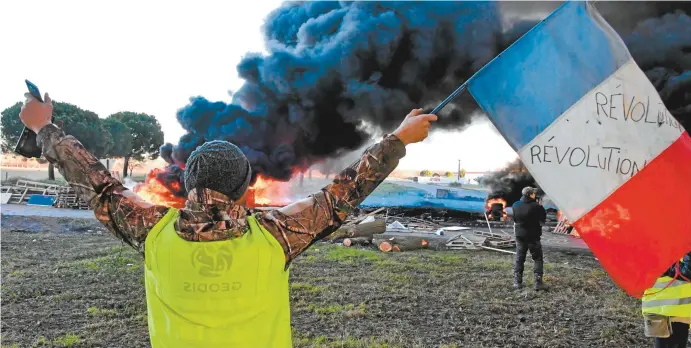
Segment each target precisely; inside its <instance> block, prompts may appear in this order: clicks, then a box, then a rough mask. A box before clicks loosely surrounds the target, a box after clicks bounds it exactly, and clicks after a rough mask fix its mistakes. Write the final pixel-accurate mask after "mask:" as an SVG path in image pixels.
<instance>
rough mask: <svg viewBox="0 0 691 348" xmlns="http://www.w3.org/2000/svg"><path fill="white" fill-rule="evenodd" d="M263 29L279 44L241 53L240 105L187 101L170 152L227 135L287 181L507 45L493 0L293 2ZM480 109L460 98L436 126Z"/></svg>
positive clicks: (393, 120)
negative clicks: (258, 51)
mask: <svg viewBox="0 0 691 348" xmlns="http://www.w3.org/2000/svg"><path fill="white" fill-rule="evenodd" d="M263 31H264V37H265V40H266V48H267V51H268V55H260V54H247V55H246V56H245V57H244V58H243V59H242V61H241V62H240V64H239V65H238V67H237V70H238V74H239V75H240V76H241V77H242V78H243V79H244V80H245V84H244V85H243V86H242V87H241V88H240V89H239V90H238V91H237V92H236V93H235V94H234V95H233V98H232V102H231V103H230V104H226V103H224V102H212V101H209V100H207V99H205V98H204V97H194V98H192V99H191V100H190V103H189V104H188V105H187V106H185V107H184V108H182V109H180V110H179V111H178V114H177V119H178V121H179V122H180V124H181V125H182V126H183V128H184V129H185V130H186V131H187V134H186V135H185V136H183V137H182V138H181V139H180V141H179V142H178V144H177V145H175V146H173V145H170V144H166V145H164V146H163V148H162V149H161V154H162V156H163V158H164V159H165V160H166V161H168V163H170V164H175V165H178V166H180V165H183V164H184V163H185V161H186V160H187V157H188V156H189V154H190V153H191V152H192V151H193V150H194V148H196V147H197V146H199V145H200V144H202V143H203V142H204V141H209V140H216V139H218V140H227V141H230V142H233V143H235V144H236V145H238V146H239V147H240V148H241V149H242V150H243V152H244V153H245V154H246V155H247V157H248V158H249V160H250V162H251V164H252V168H253V172H254V173H255V174H262V175H264V176H268V177H271V178H274V179H278V180H288V179H290V177H291V176H292V174H293V173H294V172H296V171H299V170H304V169H305V168H307V167H309V166H310V165H312V164H313V163H319V162H322V161H324V160H326V159H329V158H334V157H339V156H341V155H343V154H345V153H348V152H350V151H353V150H355V149H359V148H361V147H362V146H363V145H364V144H365V143H366V142H368V141H369V140H370V139H371V135H372V134H373V133H374V132H376V133H381V132H387V131H392V130H393V129H394V128H395V127H396V126H397V125H398V124H399V123H400V121H401V120H402V119H403V117H404V116H405V115H406V114H407V113H408V112H409V111H410V110H411V109H413V108H416V107H425V108H429V109H431V108H433V107H434V106H436V104H437V103H439V102H440V101H441V100H443V99H444V98H446V96H447V95H448V94H449V93H450V92H451V91H453V90H454V89H455V88H456V87H458V85H459V83H460V82H462V81H463V80H464V79H466V78H468V77H470V76H471V75H472V73H473V72H475V71H477V70H478V69H479V68H481V67H482V66H483V65H484V64H486V63H487V62H489V61H490V60H491V59H492V58H493V57H494V56H496V54H498V52H500V50H501V49H502V48H504V47H506V45H507V44H508V43H507V42H504V41H503V37H502V26H501V20H500V13H499V10H498V6H497V4H496V3H492V2H487V3H479V2H348V3H346V2H306V3H285V4H283V6H281V7H280V8H279V9H277V10H275V11H273V12H272V13H271V14H269V15H268V17H267V19H266V24H265V26H264V28H263ZM474 110H477V106H476V105H475V103H474V102H473V101H472V99H470V98H469V97H465V98H459V99H458V100H457V101H455V102H454V103H453V104H452V105H450V106H449V107H448V108H447V109H446V110H445V111H444V112H443V113H442V115H441V116H442V117H440V121H439V122H438V124H437V126H438V127H442V128H455V129H459V128H461V127H464V126H466V125H468V124H470V122H471V117H470V116H469V115H470V114H472V111H474Z"/></svg>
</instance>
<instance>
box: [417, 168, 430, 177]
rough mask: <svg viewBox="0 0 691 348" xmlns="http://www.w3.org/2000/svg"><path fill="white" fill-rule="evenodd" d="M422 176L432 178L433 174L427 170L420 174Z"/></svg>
mask: <svg viewBox="0 0 691 348" xmlns="http://www.w3.org/2000/svg"><path fill="white" fill-rule="evenodd" d="M420 176H432V172H431V171H429V170H427V169H425V170H423V171H421V172H420Z"/></svg>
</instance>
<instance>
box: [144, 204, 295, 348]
mask: <svg viewBox="0 0 691 348" xmlns="http://www.w3.org/2000/svg"><path fill="white" fill-rule="evenodd" d="M177 217H178V210H177V209H172V208H171V209H170V211H169V212H168V213H167V214H166V215H165V216H164V217H163V219H161V221H159V222H158V223H157V224H156V225H155V226H154V228H153V229H152V230H151V231H150V232H149V235H148V236H147V238H146V242H145V243H146V244H145V263H146V267H145V282H146V302H147V311H148V322H149V335H150V339H151V345H152V347H153V348H183V347H184V348H197V347H199V348H201V347H204V348H215V347H240V348H244V347H257V348H262V347H267V348H268V347H271V348H274V347H277V348H280V347H291V346H292V342H291V329H290V304H289V285H288V276H289V272H288V271H287V270H285V255H284V252H283V249H282V248H281V246H280V244H278V241H277V240H276V239H275V238H274V237H273V236H272V235H271V234H270V233H269V232H268V231H266V229H264V228H263V227H262V226H261V225H259V224H258V223H257V221H256V219H255V218H254V217H253V216H248V217H247V222H248V224H249V227H250V229H249V231H248V232H247V233H245V235H243V236H242V237H239V238H235V239H230V240H224V241H214V242H189V241H186V240H184V239H182V238H180V237H179V236H178V235H177V233H176V231H175V228H174V225H175V221H176V220H177Z"/></svg>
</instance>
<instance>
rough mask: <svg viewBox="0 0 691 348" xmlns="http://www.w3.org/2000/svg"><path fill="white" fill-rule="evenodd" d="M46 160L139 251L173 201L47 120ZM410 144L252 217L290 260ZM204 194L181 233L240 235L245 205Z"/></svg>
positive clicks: (208, 237)
mask: <svg viewBox="0 0 691 348" xmlns="http://www.w3.org/2000/svg"><path fill="white" fill-rule="evenodd" d="M38 144H39V146H41V147H42V149H43V155H44V156H45V158H46V159H47V160H48V161H50V162H51V163H53V164H54V165H55V166H56V167H58V170H59V171H60V174H62V176H63V177H64V178H65V180H67V182H68V183H69V184H70V186H72V188H73V189H75V190H76V191H77V194H78V195H79V196H80V197H81V198H82V199H84V200H85V201H86V202H88V203H89V205H90V206H91V208H92V209H93V210H94V214H95V215H96V218H97V219H98V220H99V221H100V222H102V223H103V224H104V225H106V226H107V227H108V229H109V230H110V231H111V232H112V233H113V234H114V235H115V236H116V237H118V238H120V239H121V240H123V241H124V242H125V243H127V244H129V245H131V246H132V247H134V248H135V249H136V250H138V251H139V252H140V253H142V254H143V252H144V241H145V240H146V236H147V233H148V232H149V230H150V229H151V228H152V227H153V226H154V225H155V224H156V222H157V221H159V220H160V219H161V218H162V217H163V216H164V215H165V214H166V212H167V211H168V209H169V208H168V207H165V206H159V205H153V204H150V203H147V202H145V201H143V200H142V199H141V198H139V196H137V195H136V194H135V193H134V192H132V191H130V190H128V189H127V188H126V187H125V186H123V185H122V183H120V182H119V181H118V180H116V179H115V178H114V177H112V176H111V174H110V172H108V170H107V169H106V168H105V167H104V166H103V164H102V163H101V162H99V161H98V160H97V159H96V157H94V156H93V155H92V154H90V153H89V152H88V151H87V150H86V149H85V148H84V146H82V144H81V143H80V142H79V141H78V140H77V139H75V138H74V137H72V136H69V135H68V136H66V135H65V134H64V133H63V132H62V130H61V129H60V128H58V127H57V126H55V125H48V126H46V127H44V128H43V129H41V131H40V132H39V134H38ZM404 155H405V146H404V145H403V143H402V142H401V141H400V140H399V139H398V138H396V137H395V136H393V135H388V136H386V137H384V139H383V140H382V141H381V142H380V143H378V144H375V145H373V146H372V147H370V148H368V149H367V150H366V151H365V152H364V153H363V155H362V157H361V158H360V160H358V161H356V162H355V163H353V164H352V165H350V166H349V167H347V168H346V169H345V170H343V171H342V172H341V173H340V174H338V175H337V176H336V177H335V179H334V180H333V182H332V183H331V184H329V185H327V186H326V187H324V188H323V189H322V190H321V191H320V192H317V193H315V194H313V195H312V196H310V197H308V198H305V199H303V200H301V201H298V202H295V203H293V204H290V205H288V206H286V207H283V208H281V209H278V210H272V211H268V212H265V213H258V214H256V215H255V217H256V218H257V221H259V223H260V224H262V226H264V228H266V229H267V230H268V231H269V232H270V233H271V234H273V236H274V237H275V238H276V239H277V240H278V242H279V243H280V244H281V246H282V247H283V249H284V251H285V256H286V264H287V263H288V262H290V261H291V260H292V259H293V258H295V257H296V256H297V255H299V254H300V253H302V252H303V251H304V250H305V249H306V248H307V247H309V246H310V245H311V244H312V243H314V242H315V241H316V240H318V239H321V238H323V237H325V236H327V235H329V234H330V233H332V232H334V231H335V230H336V229H337V228H338V227H339V226H340V225H341V224H342V223H343V221H344V219H345V218H346V216H348V214H350V212H351V211H352V210H353V209H354V208H355V207H357V206H358V205H359V204H360V203H361V202H362V201H363V200H364V199H365V198H366V197H367V196H368V195H369V194H370V193H372V191H374V189H375V188H376V187H377V186H378V185H379V184H380V183H381V182H382V181H383V180H384V179H385V178H386V177H387V176H388V175H389V174H390V173H391V172H392V171H393V170H394V169H395V168H396V166H397V165H398V161H399V160H400V159H401V158H402V157H403V156H404ZM203 194H204V195H206V196H205V197H202V198H206V199H203V200H201V202H205V203H204V204H202V203H200V201H199V200H198V198H199V195H197V194H196V193H195V192H190V194H189V195H188V201H187V203H186V206H185V208H184V209H181V210H180V215H179V218H178V220H177V221H176V224H175V230H176V231H177V233H178V235H179V236H180V237H181V238H183V239H185V240H188V241H193V242H205V241H218V240H226V239H231V238H236V237H238V236H242V235H243V234H244V233H246V232H247V231H248V230H249V227H248V224H247V221H246V217H247V211H246V209H245V208H244V207H242V206H240V205H237V204H234V203H233V202H232V201H231V200H230V199H228V198H227V197H226V196H224V195H222V194H220V193H218V192H214V191H210V190H207V191H205V192H204V193H203Z"/></svg>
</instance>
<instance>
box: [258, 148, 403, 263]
mask: <svg viewBox="0 0 691 348" xmlns="http://www.w3.org/2000/svg"><path fill="white" fill-rule="evenodd" d="M403 156H405V145H403V143H402V142H401V141H400V140H399V139H398V138H397V137H395V136H393V135H388V136H386V137H385V138H384V140H383V141H381V142H380V143H378V144H375V145H374V146H372V147H370V148H368V149H367V150H366V151H365V153H364V154H363V155H362V157H361V158H360V160H358V161H356V162H355V163H353V164H352V165H350V166H349V167H348V168H346V169H345V170H343V171H342V172H341V173H340V174H338V175H337V176H336V177H335V179H334V181H333V183H331V184H330V185H328V186H326V187H325V188H323V189H322V190H321V192H319V193H317V194H314V195H312V196H310V197H308V198H306V199H303V200H301V201H298V202H296V203H293V204H291V205H288V206H286V207H284V208H282V209H279V210H273V211H270V212H268V213H265V214H261V215H258V220H259V221H260V223H261V224H262V225H263V226H264V227H265V228H266V229H267V230H268V231H269V232H271V233H272V234H273V235H274V236H275V237H276V239H277V240H278V241H279V243H280V244H281V246H283V249H284V250H285V254H286V262H290V261H291V260H292V259H294V258H295V257H296V256H297V255H299V254H300V253H302V252H303V251H304V250H305V249H307V247H309V246H310V245H311V244H312V243H314V242H315V241H317V240H319V239H321V238H324V237H326V236H328V235H329V234H331V233H333V232H334V231H336V229H338V227H339V226H340V225H341V224H342V223H343V221H344V220H345V218H346V217H347V216H348V214H350V213H351V212H352V211H353V209H354V208H356V207H357V206H358V205H359V204H360V203H362V201H364V200H365V198H367V196H368V195H369V194H370V193H372V191H374V189H376V188H377V186H379V184H380V183H381V182H382V181H383V180H384V179H385V178H386V177H387V176H388V175H389V174H391V172H392V171H393V170H394V169H395V168H396V166H397V165H398V161H399V160H400V159H401V158H403Z"/></svg>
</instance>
